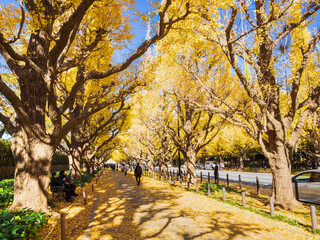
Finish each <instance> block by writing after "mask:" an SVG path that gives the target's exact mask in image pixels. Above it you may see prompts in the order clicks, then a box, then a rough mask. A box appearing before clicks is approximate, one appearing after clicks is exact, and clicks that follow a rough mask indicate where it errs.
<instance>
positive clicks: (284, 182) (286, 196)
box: [269, 139, 303, 210]
mask: <svg viewBox="0 0 320 240" xmlns="http://www.w3.org/2000/svg"><path fill="white" fill-rule="evenodd" d="M274 142H275V144H274V145H272V147H271V148H270V152H272V153H273V154H270V155H269V157H270V158H269V163H270V167H271V171H272V178H273V179H272V183H273V184H272V190H273V191H272V196H273V198H274V203H275V204H276V205H279V206H281V207H282V208H285V209H290V210H297V209H301V208H302V207H303V206H302V204H301V203H299V202H298V201H297V200H296V198H295V196H294V194H293V188H292V182H291V161H290V160H289V156H288V154H287V153H288V150H287V149H286V146H285V145H284V144H283V143H282V142H281V141H280V140H276V139H275V140H274ZM270 143H272V142H270Z"/></svg>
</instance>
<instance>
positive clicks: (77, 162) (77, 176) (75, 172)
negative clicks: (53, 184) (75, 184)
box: [68, 148, 81, 180]
mask: <svg viewBox="0 0 320 240" xmlns="http://www.w3.org/2000/svg"><path fill="white" fill-rule="evenodd" d="M68 160H69V170H70V177H71V179H72V180H81V155H80V152H79V150H78V149H76V148H74V149H71V154H70V155H68Z"/></svg>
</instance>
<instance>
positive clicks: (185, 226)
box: [90, 171, 266, 240]
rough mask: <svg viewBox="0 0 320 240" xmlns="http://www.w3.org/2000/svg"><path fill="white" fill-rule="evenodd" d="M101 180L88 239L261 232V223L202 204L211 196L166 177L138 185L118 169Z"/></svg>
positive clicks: (238, 236)
mask: <svg viewBox="0 0 320 240" xmlns="http://www.w3.org/2000/svg"><path fill="white" fill-rule="evenodd" d="M103 180H104V181H105V182H104V183H101V184H102V186H103V185H104V186H103V187H102V189H101V196H100V199H99V206H98V209H97V211H96V216H95V219H94V221H93V223H92V229H91V230H92V232H91V238H90V239H121V240H122V239H246V238H252V236H254V235H259V234H260V233H261V227H260V226H259V225H258V224H252V223H251V224H248V223H247V222H245V221H241V220H240V219H237V217H236V216H234V214H233V213H232V212H231V211H227V210H226V211H223V209H220V210H217V211H214V212H210V211H208V210H207V209H206V205H203V206H202V204H213V202H212V201H213V200H212V199H202V198H203V197H202V196H199V195H195V194H192V193H189V192H185V191H182V190H180V189H175V188H174V187H171V186H169V185H166V184H165V183H161V182H158V181H155V180H152V179H148V178H146V177H142V184H141V186H137V185H136V182H135V179H134V176H133V175H131V174H128V175H127V176H124V175H123V174H122V173H120V172H114V171H108V172H107V173H105V177H104V179H103ZM198 200H199V202H198ZM203 202H205V203H203ZM208 206H209V205H208ZM264 231H266V230H265V229H264Z"/></svg>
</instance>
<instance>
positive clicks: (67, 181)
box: [59, 170, 78, 196]
mask: <svg viewBox="0 0 320 240" xmlns="http://www.w3.org/2000/svg"><path fill="white" fill-rule="evenodd" d="M59 178H61V179H62V180H63V181H64V184H65V185H68V186H67V188H68V189H71V196H78V194H76V192H75V190H76V188H77V186H76V185H75V184H73V183H71V181H70V178H68V177H67V175H66V174H65V171H64V170H61V171H60V172H59Z"/></svg>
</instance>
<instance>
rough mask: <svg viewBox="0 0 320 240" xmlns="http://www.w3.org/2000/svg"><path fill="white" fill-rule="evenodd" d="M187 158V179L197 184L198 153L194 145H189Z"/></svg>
mask: <svg viewBox="0 0 320 240" xmlns="http://www.w3.org/2000/svg"><path fill="white" fill-rule="evenodd" d="M185 158H186V160H187V181H188V182H189V183H192V184H194V185H196V183H197V176H196V160H197V153H196V151H195V149H194V148H193V147H192V146H189V147H188V149H187V152H186V153H185Z"/></svg>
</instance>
